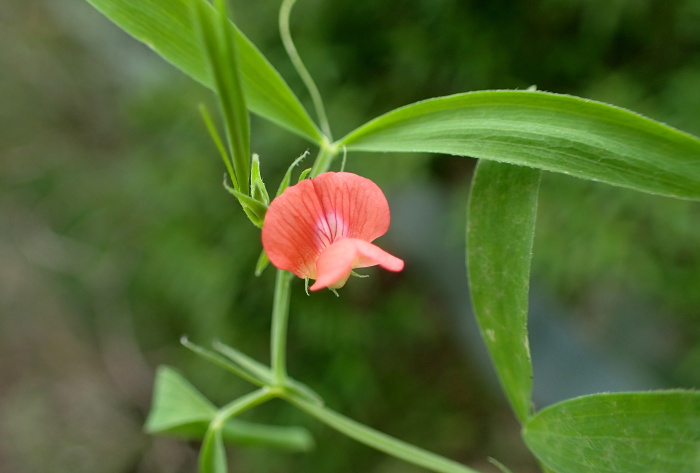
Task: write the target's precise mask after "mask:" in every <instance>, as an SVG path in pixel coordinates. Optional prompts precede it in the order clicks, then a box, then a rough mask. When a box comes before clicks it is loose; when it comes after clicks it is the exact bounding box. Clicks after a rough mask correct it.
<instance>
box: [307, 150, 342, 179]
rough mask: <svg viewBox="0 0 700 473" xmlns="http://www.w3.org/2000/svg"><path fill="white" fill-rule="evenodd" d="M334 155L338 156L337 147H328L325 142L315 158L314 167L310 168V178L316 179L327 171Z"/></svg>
mask: <svg viewBox="0 0 700 473" xmlns="http://www.w3.org/2000/svg"><path fill="white" fill-rule="evenodd" d="M336 154H338V147H337V146H335V145H329V144H328V143H325V142H324V143H322V144H321V149H319V151H318V156H316V160H315V161H314V165H313V167H312V168H311V177H316V176H318V175H319V174H321V173H322V172H326V171H328V169H329V168H330V167H331V162H332V161H333V158H334V157H335V155H336Z"/></svg>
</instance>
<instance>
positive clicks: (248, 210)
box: [224, 179, 267, 228]
mask: <svg viewBox="0 0 700 473" xmlns="http://www.w3.org/2000/svg"><path fill="white" fill-rule="evenodd" d="M224 188H225V189H226V190H227V191H228V192H229V193H230V194H231V195H233V196H234V197H235V198H236V199H238V202H239V203H240V204H241V207H243V210H244V211H245V214H246V216H247V217H248V220H250V221H251V222H252V223H253V225H255V226H256V227H258V228H262V225H263V222H264V221H265V214H266V213H267V205H266V204H265V203H263V202H260V201H259V200H256V199H254V198H252V197H249V196H247V195H246V194H244V193H242V192H238V191H237V190H236V189H234V188H233V187H231V186H229V185H228V183H227V182H226V179H224Z"/></svg>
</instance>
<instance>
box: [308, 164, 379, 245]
mask: <svg viewBox="0 0 700 473" xmlns="http://www.w3.org/2000/svg"><path fill="white" fill-rule="evenodd" d="M313 183H314V189H315V191H316V195H317V196H318V199H319V202H320V203H321V205H322V207H323V210H324V214H325V216H326V218H327V220H328V221H329V222H328V223H329V224H330V225H331V230H332V231H333V230H334V231H333V232H332V233H333V235H334V236H335V237H336V238H337V237H340V236H345V237H349V238H359V239H361V240H365V241H372V240H374V239H375V238H378V237H380V236H382V235H384V234H385V233H386V232H387V230H389V223H390V221H391V216H390V213H389V204H388V203H387V201H386V197H384V193H383V192H382V190H381V189H380V188H379V186H377V184H375V183H374V182H372V181H370V180H369V179H367V178H366V177H362V176H358V175H357V174H353V173H349V172H327V173H323V174H321V175H319V176H318V177H317V178H315V179H313Z"/></svg>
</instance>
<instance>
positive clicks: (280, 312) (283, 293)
mask: <svg viewBox="0 0 700 473" xmlns="http://www.w3.org/2000/svg"><path fill="white" fill-rule="evenodd" d="M291 276H292V274H291V273H289V272H287V271H283V270H281V269H278V270H277V278H276V279H275V295H274V299H273V301H272V333H271V336H270V350H271V352H270V358H271V360H272V376H273V378H274V380H275V383H276V384H278V385H284V384H285V383H286V381H287V321H288V319H289V296H290V287H291V281H292V278H291Z"/></svg>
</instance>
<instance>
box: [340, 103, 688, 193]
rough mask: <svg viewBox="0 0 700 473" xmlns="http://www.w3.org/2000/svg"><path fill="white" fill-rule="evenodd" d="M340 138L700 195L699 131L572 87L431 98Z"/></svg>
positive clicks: (369, 146)
mask: <svg viewBox="0 0 700 473" xmlns="http://www.w3.org/2000/svg"><path fill="white" fill-rule="evenodd" d="M337 145H338V146H342V145H345V146H347V148H348V150H350V151H379V152H431V153H446V154H454V155H459V156H471V157H474V158H480V159H489V160H494V161H501V162H506V163H512V164H519V165H525V166H530V167H535V168H539V169H544V170H547V171H554V172H560V173H564V174H570V175H572V176H575V177H579V178H582V179H590V180H594V181H602V182H606V183H608V184H612V185H616V186H622V187H627V188H630V189H635V190H638V191H643V192H649V193H653V194H662V195H667V196H672V197H679V198H684V199H696V200H697V199H700V140H699V139H698V138H695V137H693V136H690V135H687V134H685V133H682V132H680V131H678V130H675V129H673V128H671V127H668V126H666V125H663V124H661V123H658V122H655V121H653V120H650V119H648V118H645V117H642V116H640V115H637V114H635V113H632V112H630V111H627V110H623V109H621V108H617V107H613V106H611V105H605V104H602V103H599V102H594V101H590V100H584V99H581V98H577V97H571V96H566V95H556V94H550V93H545V92H528V91H488V92H472V93H466V94H458V95H453V96H449V97H440V98H436V99H430V100H425V101H423V102H418V103H414V104H412V105H408V106H406V107H402V108H399V109H397V110H394V111H392V112H389V113H387V114H385V115H382V116H381V117H379V118H376V119H374V120H372V121H370V122H369V123H367V124H365V125H363V126H361V127H360V128H358V129H356V130H355V131H353V132H352V133H350V134H348V135H347V136H345V137H344V138H343V139H341V140H340V141H339V142H338V143H337Z"/></svg>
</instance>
